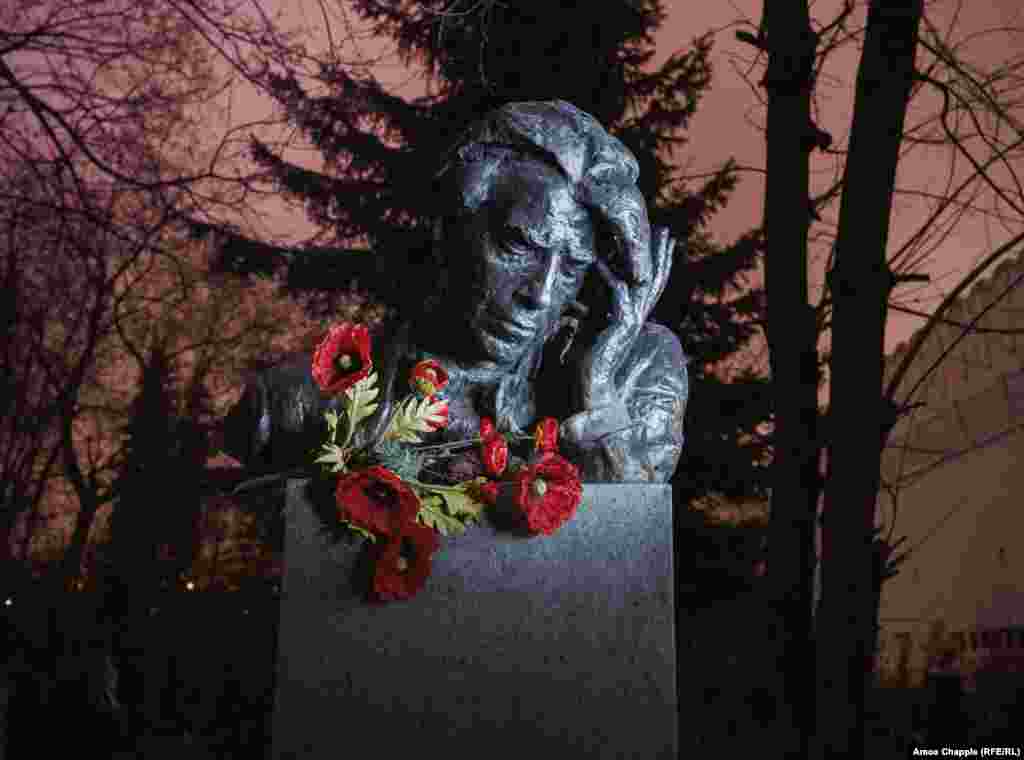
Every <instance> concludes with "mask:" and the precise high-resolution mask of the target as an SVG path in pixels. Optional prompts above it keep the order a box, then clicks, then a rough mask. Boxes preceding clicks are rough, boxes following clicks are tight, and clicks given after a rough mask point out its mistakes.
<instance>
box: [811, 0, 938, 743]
mask: <svg viewBox="0 0 1024 760" xmlns="http://www.w3.org/2000/svg"><path fill="white" fill-rule="evenodd" d="M921 14H922V2H921V0H913V1H912V2H908V3H892V2H882V1H881V0H875V1H874V2H872V3H871V5H870V8H869V11H868V25H867V31H866V36H865V41H864V52H863V55H862V58H861V63H860V68H859V70H858V73H857V89H856V100H855V104H854V117H853V129H852V132H851V136H850V150H849V156H848V159H847V163H846V183H845V187H844V190H843V199H842V205H841V208H840V217H839V233H838V237H837V241H836V254H835V269H834V271H833V272H831V273H830V284H831V292H832V297H833V314H832V360H831V376H830V382H831V388H830V394H831V396H830V403H829V410H830V412H829V420H830V424H829V430H830V432H831V436H830V440H829V456H828V480H827V483H826V486H825V492H826V501H825V513H824V522H823V527H822V542H823V543H822V561H823V567H822V597H821V601H820V603H819V608H818V615H817V636H818V647H817V668H818V676H819V683H818V690H817V696H818V710H819V716H820V718H819V725H818V731H817V741H816V743H815V745H816V746H815V750H816V753H817V754H818V756H820V757H823V758H824V757H828V758H837V757H849V758H863V757H865V749H864V707H865V696H866V691H867V687H868V684H869V678H870V674H871V664H872V656H873V651H874V626H875V615H876V612H875V604H874V585H875V577H874V574H875V573H874V559H873V547H872V527H873V525H874V519H875V505H876V500H877V494H878V488H879V482H880V475H879V473H880V466H881V453H882V446H883V444H884V439H885V436H886V434H887V432H888V426H889V424H890V423H891V417H890V413H889V411H888V410H887V407H886V406H885V405H884V404H883V403H882V379H883V377H882V373H883V362H884V356H885V322H886V311H887V304H888V299H889V294H890V291H891V286H892V278H891V274H890V272H889V268H888V263H887V260H886V246H887V242H888V231H889V217H890V211H891V208H892V195H893V187H894V184H895V179H896V163H897V159H898V156H899V147H900V141H901V137H902V134H903V122H904V116H905V114H906V110H907V102H908V100H909V98H910V90H911V84H912V81H913V71H914V53H915V49H916V47H917V29H918V25H919V22H920V20H921Z"/></svg>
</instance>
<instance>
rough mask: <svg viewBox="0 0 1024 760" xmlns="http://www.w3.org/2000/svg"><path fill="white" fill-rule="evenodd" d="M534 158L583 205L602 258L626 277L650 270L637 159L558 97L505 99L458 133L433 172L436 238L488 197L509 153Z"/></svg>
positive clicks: (647, 274) (638, 277) (638, 279)
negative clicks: (600, 241) (448, 223)
mask: <svg viewBox="0 0 1024 760" xmlns="http://www.w3.org/2000/svg"><path fill="white" fill-rule="evenodd" d="M523 158H533V159H535V160H539V161H542V162H544V163H546V164H549V165H551V166H553V167H555V168H556V169H558V170H559V171H560V172H561V173H562V175H563V176H565V178H566V179H567V181H568V182H569V186H570V189H571V191H572V193H573V196H574V197H575V198H576V200H577V202H579V203H580V205H582V206H583V207H584V208H586V209H588V210H589V211H590V212H591V214H592V215H593V217H594V220H595V223H596V226H597V227H598V231H599V233H603V234H602V235H601V237H602V238H604V239H605V246H606V247H610V250H607V251H604V252H603V253H604V256H605V259H606V260H607V261H608V262H609V263H610V265H611V266H612V268H613V269H614V270H616V271H617V273H618V274H619V275H621V276H623V277H625V278H626V279H628V280H630V281H632V282H642V281H645V280H647V279H648V278H649V277H650V274H651V273H650V271H649V267H650V262H649V257H648V256H646V255H641V254H643V253H646V251H647V250H648V248H649V246H650V224H649V222H648V220H647V205H646V203H645V202H644V199H643V196H642V195H641V194H640V191H639V189H638V188H637V187H636V180H637V177H638V176H639V173H640V170H639V167H638V165H637V161H636V158H635V157H634V156H633V154H632V153H631V152H630V151H629V149H628V148H627V147H626V146H625V145H623V144H622V142H620V141H619V140H618V139H616V138H615V137H612V136H611V135H610V134H608V132H607V131H606V130H605V129H604V127H602V126H601V125H600V124H599V123H598V122H597V120H596V119H594V118H593V117H592V116H590V115H589V114H586V113H584V112H583V111H580V110H579V109H578V108H576V107H575V106H573V105H572V104H571V103H568V102H566V101H564V100H555V101H546V102H533V101H528V102H522V103H509V104H507V105H505V106H502V107H501V108H498V109H495V110H494V111H491V112H490V113H488V114H487V115H486V116H484V117H483V118H482V119H481V120H480V121H478V122H476V123H474V124H473V125H472V126H471V127H470V128H469V129H467V130H466V132H465V133H464V134H463V135H462V137H461V138H460V139H459V141H458V142H457V143H456V144H455V146H454V147H453V148H452V149H451V150H450V151H449V152H448V154H447V155H446V156H445V158H444V160H443V161H442V164H441V168H440V169H439V170H438V172H437V173H436V174H435V182H436V184H435V187H436V190H437V194H438V197H439V200H440V202H441V204H442V208H439V209H438V210H439V212H440V213H438V215H437V216H438V222H437V225H436V226H435V229H434V237H435V245H439V244H440V243H441V240H442V238H443V235H444V225H445V223H446V221H450V220H452V219H454V218H458V217H459V216H462V215H463V214H465V213H467V212H473V211H476V210H477V209H479V208H481V207H482V206H483V205H484V204H486V203H487V202H488V201H489V200H491V199H492V197H493V193H494V188H495V184H496V183H495V178H496V177H497V176H498V173H499V172H500V170H501V168H502V166H504V165H505V164H506V163H507V162H509V161H511V160H521V159H523Z"/></svg>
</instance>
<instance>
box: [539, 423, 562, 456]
mask: <svg viewBox="0 0 1024 760" xmlns="http://www.w3.org/2000/svg"><path fill="white" fill-rule="evenodd" d="M533 447H534V449H536V450H537V451H538V452H546V451H558V420H556V419H555V418H554V417H545V418H544V419H542V420H540V421H539V422H538V423H537V429H536V430H534V432H533Z"/></svg>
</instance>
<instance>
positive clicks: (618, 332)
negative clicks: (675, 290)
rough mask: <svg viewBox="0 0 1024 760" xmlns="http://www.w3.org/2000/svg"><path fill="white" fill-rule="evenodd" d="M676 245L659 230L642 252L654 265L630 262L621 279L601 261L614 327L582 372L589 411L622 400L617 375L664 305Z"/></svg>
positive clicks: (597, 344)
mask: <svg viewBox="0 0 1024 760" xmlns="http://www.w3.org/2000/svg"><path fill="white" fill-rule="evenodd" d="M675 247H676V241H675V240H674V239H673V238H672V237H670V236H669V231H668V230H667V229H666V228H663V227H661V228H655V230H653V234H652V235H651V242H650V247H649V249H643V248H640V249H639V250H640V253H639V255H640V256H649V257H650V259H649V260H648V261H635V260H632V261H626V262H625V267H624V268H625V272H624V273H623V274H621V275H620V274H619V273H617V272H615V271H614V270H613V268H612V267H611V266H610V265H609V263H608V262H606V261H604V260H603V259H602V258H600V257H599V258H598V259H597V262H596V266H597V267H598V270H599V271H600V273H601V276H602V278H603V279H604V280H605V282H606V283H607V284H608V287H609V288H610V290H611V294H612V308H611V313H610V315H609V325H608V327H606V328H605V329H604V330H603V331H602V332H600V333H599V334H598V336H597V339H596V340H595V341H594V345H593V346H592V347H591V348H590V349H589V350H588V351H587V353H586V355H585V356H584V358H583V362H582V366H581V368H580V384H581V391H582V401H583V408H584V410H590V409H599V408H601V407H605V406H609V405H612V404H613V403H615V402H616V401H617V399H618V395H617V393H616V388H615V375H616V373H617V372H618V370H619V368H620V367H621V365H622V362H623V361H625V359H626V357H627V356H628V355H629V351H630V348H631V347H632V346H633V343H634V342H635V341H636V339H637V337H638V336H639V335H640V331H641V328H642V327H643V325H644V323H645V322H646V321H647V317H648V316H649V315H650V313H651V310H652V309H653V308H654V305H655V304H656V303H657V302H658V299H659V298H660V297H661V294H662V292H663V291H664V290H665V285H666V284H667V283H668V276H669V273H670V271H671V269H672V253H673V251H674V250H675Z"/></svg>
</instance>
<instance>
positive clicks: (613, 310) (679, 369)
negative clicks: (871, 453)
mask: <svg viewBox="0 0 1024 760" xmlns="http://www.w3.org/2000/svg"><path fill="white" fill-rule="evenodd" d="M637 175H638V167H637V163H636V159H635V158H634V157H633V155H632V154H631V153H630V152H629V150H628V149H627V148H626V147H625V146H624V145H623V144H622V143H621V142H619V141H618V140H617V139H615V138H614V137H612V136H611V135H609V134H608V133H607V132H606V131H605V130H604V129H603V128H602V127H601V125H600V124H598V123H597V121H596V120H594V119H593V118H592V117H591V116H589V115H587V114H585V113H583V112H582V111H580V110H578V109H576V108H575V107H573V106H572V105H570V104H569V103H566V102H564V101H554V102H524V103H512V104H509V105H506V106H503V107H502V108H499V109H497V110H495V111H493V112H491V113H490V114H488V115H487V116H486V117H484V118H483V119H482V120H481V121H479V122H477V123H476V124H474V125H473V126H472V127H471V128H470V129H469V130H467V132H466V133H465V135H463V137H462V139H461V140H460V141H459V142H458V144H457V145H456V146H455V147H454V148H453V150H452V151H451V153H450V154H449V155H448V156H447V157H446V159H445V161H444V162H443V166H442V169H441V170H440V171H439V173H438V175H437V188H438V201H439V203H440V208H441V213H439V215H438V219H437V222H436V225H435V234H434V255H435V258H436V266H437V269H436V271H437V275H438V277H437V282H435V283H413V284H410V290H409V295H410V298H421V299H422V308H421V309H420V311H419V314H418V316H417V317H416V318H415V319H412V320H409V321H406V322H403V323H400V324H398V325H396V326H395V327H393V328H392V329H390V330H389V332H388V333H387V334H385V335H379V336H375V337H374V355H373V361H374V365H375V367H376V369H377V372H378V375H379V378H380V387H381V395H380V402H381V403H380V407H379V408H378V410H377V412H376V413H375V415H374V417H371V418H370V420H369V424H366V425H365V426H364V428H363V430H364V431H365V432H364V435H365V436H373V435H375V434H379V433H380V432H382V429H383V427H382V426H383V425H384V424H385V422H386V420H387V416H388V414H389V413H390V410H391V409H392V408H393V405H394V404H395V403H396V401H398V400H400V399H401V398H403V397H404V395H405V393H407V392H408V388H407V386H406V378H407V377H408V372H409V369H410V368H411V367H412V366H413V365H414V364H415V363H416V362H418V361H420V360H422V359H428V358H429V359H435V360H437V361H439V362H440V363H441V364H442V365H443V366H444V368H445V370H446V371H447V373H448V376H449V384H448V387H447V388H446V395H447V397H448V400H449V424H448V426H447V428H445V429H443V430H440V431H437V432H436V433H435V434H434V435H435V437H436V438H437V440H438V441H444V440H459V439H466V438H472V437H474V436H476V435H477V434H478V430H479V424H480V419H481V418H482V417H491V418H493V419H494V420H495V421H496V423H497V427H498V429H499V430H504V431H509V432H522V431H526V430H527V429H528V428H529V426H530V425H531V424H532V423H533V422H534V421H535V420H536V419H538V418H539V417H542V416H552V417H556V418H557V419H559V420H562V424H561V430H560V435H559V446H560V449H561V450H562V452H563V453H564V454H565V455H566V456H567V457H568V458H569V459H570V460H571V461H573V462H575V463H576V464H577V465H578V466H579V468H580V472H581V475H582V477H583V479H584V480H587V481H592V482H593V481H625V482H664V481H667V480H668V479H669V478H670V477H671V476H672V473H673V472H674V471H675V467H676V463H677V462H678V459H679V456H680V454H681V452H682V447H683V414H684V411H685V407H686V400H687V394H688V384H687V374H686V359H685V357H684V355H683V351H682V348H681V346H680V344H679V341H678V339H677V338H676V337H675V335H673V334H672V332H671V331H669V330H668V329H667V328H665V327H663V326H661V325H657V324H654V323H651V322H648V321H647V317H648V315H649V314H650V312H651V309H652V308H653V307H654V305H655V303H656V302H657V300H658V298H659V297H660V296H661V293H662V291H663V290H664V287H665V284H666V282H667V281H668V275H669V271H670V266H671V261H672V253H673V248H674V241H673V240H671V239H670V238H669V236H668V234H667V231H663V230H659V231H656V232H655V233H654V234H652V231H651V229H650V225H649V223H648V219H647V210H646V205H645V203H644V200H643V197H642V196H641V195H640V192H639V190H638V189H637V187H636V179H637ZM591 270H593V272H594V273H595V274H597V275H598V276H599V277H600V279H601V280H603V282H604V284H605V286H606V294H607V302H608V304H609V308H608V310H607V313H604V314H598V313H591V314H589V315H586V316H584V315H583V309H582V308H581V307H580V305H579V304H578V303H577V300H576V299H577V297H578V296H579V294H580V291H581V288H582V286H583V283H584V278H585V277H586V276H587V273H588V271H591ZM396 274H400V273H396ZM337 405H338V400H337V399H329V398H327V397H325V396H323V395H322V394H321V393H320V390H319V388H318V387H317V385H316V383H315V382H314V381H313V378H312V375H311V366H310V357H309V356H303V357H300V358H298V359H296V360H295V361H292V362H288V363H285V364H282V365H280V366H278V367H275V368H272V369H270V370H267V371H265V372H263V373H261V374H260V375H259V376H257V377H256V378H254V379H253V380H252V382H250V384H249V385H248V386H247V388H246V392H245V394H244V396H243V397H242V400H241V401H240V402H239V404H238V406H236V407H235V409H234V410H233V411H232V412H231V414H230V415H229V418H228V420H227V425H226V448H227V450H228V452H229V453H230V454H232V455H233V456H235V457H236V458H237V459H239V460H240V461H242V462H244V463H246V464H248V465H252V466H257V467H263V468H266V467H270V468H274V469H280V468H284V467H289V466H293V465H295V464H300V463H302V462H303V461H304V457H306V456H307V455H308V451H309V447H310V445H315V444H316V443H317V442H318V440H321V438H320V437H319V436H320V435H322V418H323V412H324V411H325V410H326V409H328V408H336V407H337ZM368 440H372V439H368Z"/></svg>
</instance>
